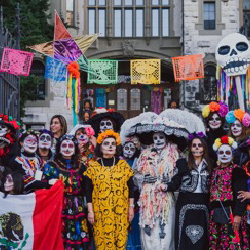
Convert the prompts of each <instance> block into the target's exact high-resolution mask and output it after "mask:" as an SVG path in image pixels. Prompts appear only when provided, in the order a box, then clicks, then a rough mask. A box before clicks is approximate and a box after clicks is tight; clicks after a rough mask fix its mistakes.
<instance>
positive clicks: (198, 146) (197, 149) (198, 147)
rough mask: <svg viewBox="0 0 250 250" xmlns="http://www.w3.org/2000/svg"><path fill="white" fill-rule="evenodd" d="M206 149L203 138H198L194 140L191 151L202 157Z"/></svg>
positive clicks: (194, 154) (195, 155)
mask: <svg viewBox="0 0 250 250" xmlns="http://www.w3.org/2000/svg"><path fill="white" fill-rule="evenodd" d="M203 152H204V149H203V146H202V143H201V140H200V139H198V138H196V139H194V140H193V141H192V147H191V153H192V154H193V156H194V158H195V157H200V156H202V155H203Z"/></svg>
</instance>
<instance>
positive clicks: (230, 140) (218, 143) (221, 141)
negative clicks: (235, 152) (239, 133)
mask: <svg viewBox="0 0 250 250" xmlns="http://www.w3.org/2000/svg"><path fill="white" fill-rule="evenodd" d="M223 144H229V145H230V146H231V147H232V148H233V149H237V147H238V144H237V142H236V141H235V140H234V139H233V138H232V137H229V136H227V135H225V136H222V137H221V138H217V139H216V140H215V141H214V144H213V150H214V151H215V152H216V151H217V150H218V149H219V148H220V147H221V146H222V145H223Z"/></svg>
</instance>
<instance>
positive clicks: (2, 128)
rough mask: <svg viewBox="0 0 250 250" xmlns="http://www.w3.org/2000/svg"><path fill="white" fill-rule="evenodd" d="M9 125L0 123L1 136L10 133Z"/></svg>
mask: <svg viewBox="0 0 250 250" xmlns="http://www.w3.org/2000/svg"><path fill="white" fill-rule="evenodd" d="M8 130H9V129H8V127H7V126H5V125H0V136H5V135H6V134H7V133H8Z"/></svg>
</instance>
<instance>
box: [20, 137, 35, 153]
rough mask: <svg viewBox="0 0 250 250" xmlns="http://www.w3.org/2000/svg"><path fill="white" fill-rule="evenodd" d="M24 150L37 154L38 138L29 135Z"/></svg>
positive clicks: (24, 142)
mask: <svg viewBox="0 0 250 250" xmlns="http://www.w3.org/2000/svg"><path fill="white" fill-rule="evenodd" d="M23 149H24V151H25V152H27V153H31V154H33V153H35V152H36V150H37V138H36V137H35V136H34V135H28V136H27V137H25V139H24V141H23Z"/></svg>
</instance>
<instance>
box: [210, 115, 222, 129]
mask: <svg viewBox="0 0 250 250" xmlns="http://www.w3.org/2000/svg"><path fill="white" fill-rule="evenodd" d="M208 125H209V126H210V128H211V129H217V128H219V127H220V126H221V118H220V117H219V116H218V115H217V114H213V116H212V119H211V120H209V122H208Z"/></svg>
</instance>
